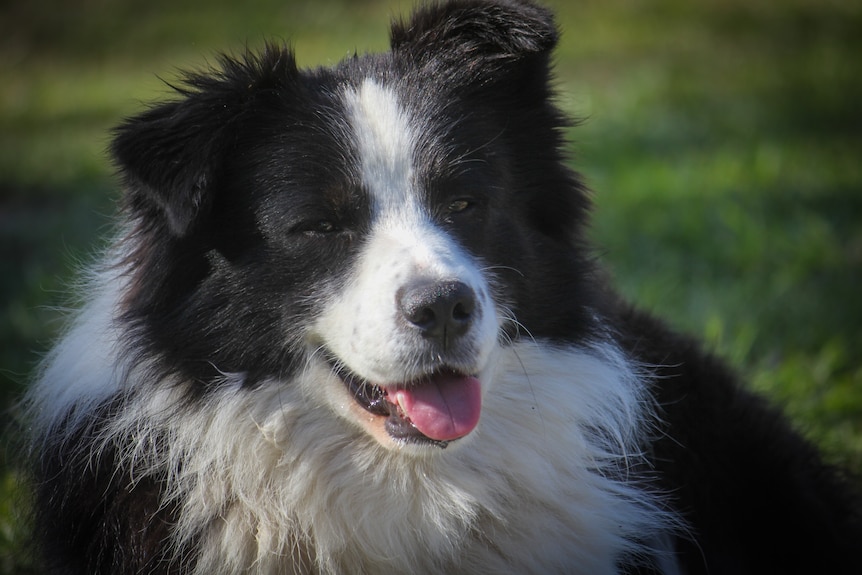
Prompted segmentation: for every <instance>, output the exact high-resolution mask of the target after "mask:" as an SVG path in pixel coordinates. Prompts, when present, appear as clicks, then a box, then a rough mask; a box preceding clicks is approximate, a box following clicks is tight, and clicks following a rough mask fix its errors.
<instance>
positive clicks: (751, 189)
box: [0, 0, 862, 573]
mask: <svg viewBox="0 0 862 575" xmlns="http://www.w3.org/2000/svg"><path fill="white" fill-rule="evenodd" d="M549 4H550V5H552V6H554V7H555V8H556V9H557V12H558V14H559V20H560V25H561V28H562V29H563V32H564V36H563V39H562V43H561V46H560V49H559V52H558V57H557V71H558V77H559V84H560V88H561V103H562V105H563V106H564V107H565V108H566V109H567V110H568V111H569V112H571V113H572V114H575V115H577V116H579V117H582V118H584V119H585V120H586V122H585V123H584V125H582V126H581V127H579V128H577V129H576V130H575V131H573V133H572V140H573V148H574V151H575V154H576V157H577V166H578V168H579V169H580V170H581V171H582V173H584V174H585V176H586V178H587V179H588V181H589V183H590V185H591V187H592V188H593V189H594V190H596V194H595V202H596V210H595V221H594V229H593V235H594V237H595V239H596V241H597V243H598V245H599V246H600V247H601V249H602V252H603V254H604V256H605V258H606V260H607V261H608V263H609V265H610V266H611V268H612V270H613V272H614V274H615V275H616V278H617V280H618V282H619V285H620V286H621V288H622V289H623V290H624V292H625V293H626V294H627V295H628V296H629V297H631V298H633V299H635V300H636V301H638V302H640V303H641V304H642V305H643V306H645V307H647V308H648V309H652V310H654V311H655V312H656V313H659V314H661V315H663V316H664V317H665V318H667V319H669V320H670V321H671V322H672V323H673V324H675V325H676V326H677V327H679V328H680V329H684V330H686V331H689V332H691V333H694V334H696V335H699V336H701V337H702V338H703V339H704V340H705V341H706V342H707V345H708V346H710V347H711V348H712V349H714V350H716V351H717V352H718V353H721V354H723V355H724V356H726V357H727V358H729V359H730V360H731V361H732V362H733V363H734V364H735V365H736V366H738V368H739V369H740V370H741V371H743V372H744V373H745V374H746V376H747V378H748V380H749V381H750V384H751V386H752V387H754V388H755V389H758V390H760V391H762V392H764V393H766V394H768V395H769V396H770V397H771V398H773V400H774V401H776V402H777V403H779V404H781V405H783V406H784V407H785V408H786V409H787V411H788V412H789V413H790V414H791V416H792V417H793V418H794V420H795V421H796V422H797V424H798V425H799V427H800V428H801V429H802V430H804V431H805V432H806V433H807V434H809V435H810V436H811V437H812V438H813V439H814V440H815V441H817V442H818V443H820V444H821V445H822V446H823V447H824V449H825V450H826V452H827V453H828V455H829V457H830V458H831V459H832V460H834V461H838V462H842V463H844V464H847V465H849V466H850V467H851V468H852V469H854V470H856V471H857V472H862V323H860V320H862V112H860V108H859V106H860V102H862V74H860V72H861V71H862V70H860V67H859V66H860V65H859V61H860V60H859V59H860V56H862V3H859V2H850V1H841V0H785V1H782V2H776V1H769V0H754V1H752V0H703V1H689V0H656V1H645V0H602V1H598V0H596V1H591V0H583V1H576V2H568V1H566V0H558V1H556V2H549ZM410 6H411V3H410V2H405V1H401V2H399V1H393V0H362V1H356V0H351V1H348V0H315V1H314V2H294V1H290V0H280V1H276V0H246V1H245V2H242V3H239V2H232V1H229V0H170V1H168V0H126V1H122V0H114V1H111V0H29V1H28V0H6V1H5V2H2V3H0V409H2V413H3V414H4V415H3V419H4V420H5V421H6V422H8V423H7V424H6V425H4V426H2V428H3V436H2V438H0V439H2V445H3V446H4V447H3V449H0V572H4V573H25V572H28V569H32V567H31V565H32V564H31V562H30V561H29V560H28V558H27V556H26V553H24V552H23V551H22V549H23V545H22V541H23V537H24V535H23V534H24V531H25V525H26V523H25V522H24V521H23V520H22V519H21V518H20V516H19V514H20V511H21V509H23V508H25V507H26V504H25V503H23V501H25V499H26V498H25V495H24V493H25V492H24V491H23V490H22V488H21V487H20V485H19V481H18V479H19V475H18V473H17V472H16V469H15V464H14V460H13V458H12V456H11V455H10V453H12V449H11V448H9V447H8V446H9V445H14V443H15V439H16V438H17V437H18V436H19V435H20V429H19V428H18V427H16V424H17V423H18V421H19V420H18V416H19V414H18V412H17V410H16V407H15V403H14V402H15V400H16V398H17V397H19V396H20V393H21V392H22V390H23V389H24V388H25V387H26V383H27V380H28V377H29V374H30V373H31V371H32V368H33V366H34V364H35V363H36V361H38V357H39V353H40V352H44V350H45V349H46V348H47V347H48V346H49V344H50V342H51V340H52V337H53V336H54V335H55V334H56V331H57V329H58V328H59V326H60V325H61V321H60V319H61V317H60V315H61V314H60V313H59V312H58V311H57V309H56V307H52V306H57V305H60V304H63V303H64V302H65V301H66V300H65V298H64V296H63V291H64V289H65V286H66V285H67V284H68V283H69V282H70V281H71V280H72V279H73V278H74V269H75V267H76V265H77V264H78V262H81V261H83V262H86V261H89V260H90V258H91V254H93V253H95V251H96V250H97V247H98V246H99V245H100V241H101V239H102V238H103V237H104V235H105V233H106V232H107V231H108V230H109V229H110V227H109V226H110V214H111V213H112V211H113V209H114V203H115V201H116V198H117V190H116V187H115V182H114V180H113V177H112V170H111V167H110V164H109V162H108V161H107V159H106V157H105V154H104V150H105V147H106V144H107V138H108V130H109V129H110V127H111V126H112V125H113V124H115V123H116V122H117V121H118V120H119V119H120V118H122V117H123V116H124V115H127V114H130V113H134V112H136V111H139V110H141V109H142V107H143V105H144V103H145V102H148V101H152V100H154V99H158V98H163V97H166V96H169V95H170V92H169V90H168V89H167V88H166V87H165V85H164V82H163V80H162V79H164V80H167V81H171V80H173V79H175V78H176V71H177V69H179V68H189V67H191V68H201V67H203V66H205V65H206V64H207V62H208V61H212V60H213V57H212V56H213V54H214V53H215V52H216V51H229V52H239V51H241V50H243V49H244V47H245V46H246V45H248V46H251V47H255V46H260V45H261V44H262V43H263V41H264V40H265V39H283V40H286V41H289V42H290V43H291V44H293V45H294V46H295V47H296V50H297V52H298V60H299V62H300V64H301V65H305V66H313V65H319V64H322V65H326V64H331V63H334V62H336V61H338V60H340V59H341V58H343V57H345V56H347V55H348V54H351V53H352V52H353V51H354V50H358V51H360V52H364V51H372V50H381V49H385V47H386V43H387V39H386V33H387V22H388V20H389V18H390V16H391V15H393V14H401V13H406V12H407V11H408V10H409V9H410ZM160 78H161V79H160Z"/></svg>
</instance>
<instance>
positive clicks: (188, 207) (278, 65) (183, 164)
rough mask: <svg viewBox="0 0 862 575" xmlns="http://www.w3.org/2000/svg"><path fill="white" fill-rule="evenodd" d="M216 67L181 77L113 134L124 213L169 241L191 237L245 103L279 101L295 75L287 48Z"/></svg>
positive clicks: (271, 48)
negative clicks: (171, 93) (172, 97)
mask: <svg viewBox="0 0 862 575" xmlns="http://www.w3.org/2000/svg"><path fill="white" fill-rule="evenodd" d="M221 64H222V69H221V70H214V71H211V72H208V73H201V74H197V73H196V74H189V75H187V77H186V79H185V82H184V84H183V85H182V86H181V87H178V88H176V90H177V92H178V93H179V94H180V96H181V98H180V99H178V100H177V101H173V102H168V103H164V104H160V105H157V106H155V107H153V108H150V109H149V110H147V111H146V112H144V113H142V114H140V115H138V116H135V117H132V118H130V119H128V120H126V121H125V122H124V123H122V124H121V125H120V126H119V127H117V128H116V129H115V130H114V140H113V142H112V143H111V153H112V155H113V157H114V161H115V163H116V164H117V166H118V168H119V170H120V174H121V175H122V176H123V177H124V179H125V183H126V195H127V200H128V205H129V207H130V209H131V210H132V211H133V212H134V213H135V215H136V216H138V217H143V218H149V220H150V221H151V222H157V223H158V224H160V225H162V226H164V227H165V228H166V229H167V230H168V231H169V232H170V233H172V234H173V235H175V236H178V237H183V236H186V235H188V234H190V233H191V232H192V230H193V229H194V228H195V226H197V225H198V224H199V223H200V222H201V220H203V219H205V216H206V213H207V210H208V209H209V208H210V206H211V205H212V203H213V201H214V195H215V192H216V189H215V188H216V185H217V180H218V178H219V171H220V169H221V167H222V166H223V165H224V162H225V159H226V158H227V155H228V154H230V153H231V152H232V146H233V141H232V133H233V132H232V131H233V129H234V127H235V124H236V123H237V122H236V120H237V119H238V118H240V117H241V115H242V114H243V112H244V111H245V110H246V109H247V108H248V107H249V106H250V105H251V103H253V102H255V101H257V100H260V99H263V98H269V99H275V100H277V99H278V98H279V95H280V94H283V93H286V92H288V91H289V86H290V85H292V82H293V80H294V79H295V77H296V62H295V59H294V57H293V53H292V51H290V50H289V49H287V48H282V47H278V46H267V47H266V49H265V50H264V52H263V53H262V54H260V55H255V54H252V53H248V54H246V55H245V56H244V57H242V58H230V57H228V56H223V57H222V58H221Z"/></svg>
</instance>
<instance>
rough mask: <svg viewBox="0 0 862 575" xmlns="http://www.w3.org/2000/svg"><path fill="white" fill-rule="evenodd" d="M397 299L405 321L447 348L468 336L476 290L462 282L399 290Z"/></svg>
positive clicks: (448, 282) (415, 285) (434, 283)
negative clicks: (459, 338)
mask: <svg viewBox="0 0 862 575" xmlns="http://www.w3.org/2000/svg"><path fill="white" fill-rule="evenodd" d="M397 297H398V306H399V308H400V309H401V314H402V315H403V316H404V319H406V320H407V321H408V322H409V323H410V325H412V326H414V327H416V328H419V330H421V332H422V335H423V336H425V337H428V338H434V339H437V340H438V341H440V342H441V343H442V344H443V346H444V347H448V346H449V344H450V343H451V342H452V340H453V339H454V338H457V337H459V336H462V335H464V333H466V332H467V330H468V329H469V328H470V323H471V322H472V320H473V311H474V309H475V307H476V297H475V295H474V294H473V290H472V289H470V288H469V287H468V286H466V285H465V284H463V283H461V282H459V281H439V282H438V281H434V282H423V283H418V284H414V285H411V286H408V287H404V288H401V289H400V290H398V295H397Z"/></svg>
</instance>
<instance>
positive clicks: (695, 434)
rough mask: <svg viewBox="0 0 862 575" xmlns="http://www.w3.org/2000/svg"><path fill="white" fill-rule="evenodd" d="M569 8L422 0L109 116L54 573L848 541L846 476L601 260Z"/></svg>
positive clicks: (651, 556) (521, 564)
mask: <svg viewBox="0 0 862 575" xmlns="http://www.w3.org/2000/svg"><path fill="white" fill-rule="evenodd" d="M557 37H558V33H557V29H556V26H555V24H554V21H553V19H552V16H551V14H550V13H549V12H548V11H547V10H545V9H544V8H541V7H539V6H537V5H534V4H532V3H530V2H526V1H522V2H516V1H503V0H501V1H496V2H495V1H490V0H463V1H456V0H453V1H449V2H436V3H431V4H428V5H426V6H424V7H422V8H420V9H419V10H418V11H417V12H416V13H414V14H413V16H412V18H410V19H409V20H404V21H398V22H396V23H395V24H394V25H393V26H392V30H391V49H390V50H389V51H388V52H386V53H383V54H370V55H364V56H355V57H352V58H348V59H346V60H344V61H343V62H341V63H339V64H338V65H336V66H334V67H332V68H326V69H313V70H299V69H297V66H296V64H295V60H294V56H293V54H292V52H291V51H290V50H289V49H287V48H284V47H280V46H276V45H269V46H268V47H266V48H265V49H264V50H262V51H261V52H260V53H249V54H246V55H244V56H240V57H227V56H224V57H222V59H221V61H220V66H219V68H218V69H217V70H212V71H209V72H205V73H195V74H189V75H188V76H187V77H186V78H185V81H184V83H183V84H182V85H181V86H180V87H179V88H178V90H177V92H178V94H177V96H176V97H175V99H173V100H172V101H167V102H163V103H159V104H156V105H154V106H153V107H151V108H149V109H147V110H146V111H144V112H143V113H141V114H140V115H138V116H136V117H133V118H131V119H128V120H126V121H125V123H123V124H121V125H120V126H119V127H118V128H117V129H116V132H115V134H114V140H113V144H112V148H111V151H112V154H113V157H114V160H115V162H116V165H117V167H118V169H119V172H120V174H121V176H122V179H123V182H124V190H125V195H124V209H123V214H122V220H121V222H120V224H119V226H118V234H117V241H116V242H115V243H114V244H113V247H112V248H110V249H109V250H108V253H107V254H106V256H105V259H104V261H103V262H102V264H101V265H100V266H99V267H98V268H96V269H95V271H94V272H93V273H91V274H90V276H89V280H88V283H87V286H86V287H87V292H86V293H87V296H86V298H87V301H86V303H85V304H84V305H83V307H82V309H81V310H80V312H79V313H78V314H77V315H76V316H75V318H74V321H73V322H72V323H71V325H70V327H69V329H68V331H67V332H66V334H65V336H64V337H63V338H62V339H61V340H60V341H59V343H58V344H57V345H56V347H55V348H54V349H53V351H52V352H51V353H50V354H49V356H48V357H47V358H46V360H45V362H44V365H43V367H42V369H41V371H40V374H39V377H38V381H37V382H36V384H35V386H34V389H33V390H32V392H31V395H30V402H29V404H30V406H31V416H32V430H33V439H32V447H31V450H32V455H33V457H32V459H33V473H34V485H35V489H34V490H35V495H34V507H35V523H36V530H37V537H38V539H39V541H40V545H41V550H42V555H43V556H44V561H45V563H46V569H47V570H48V571H50V572H55V573H86V574H94V573H198V574H212V573H246V572H249V573H266V574H269V573H273V574H274V573H366V574H372V573H471V574H473V573H538V574H546V573H583V574H590V575H592V574H600V573H635V572H642V573H667V574H673V573H710V574H712V575H717V574H720V573H734V574H739V573H787V572H791V571H792V572H812V573H813V572H818V573H827V572H828V573H837V572H840V571H841V570H842V569H846V570H848V571H850V570H852V569H853V567H852V566H851V560H853V561H855V562H856V569H858V568H859V567H858V560H857V557H859V547H858V545H860V544H862V537H860V533H862V530H860V521H859V517H860V515H859V513H858V503H857V501H858V500H857V499H856V496H855V495H853V494H852V493H851V489H850V486H849V483H848V482H847V481H846V480H844V479H842V475H841V473H839V472H838V471H836V470H834V469H832V468H831V467H829V466H827V465H826V464H824V463H823V462H822V460H821V458H820V456H819V455H818V454H817V452H816V451H815V449H814V448H813V447H812V446H810V445H809V444H808V443H806V442H805V441H804V440H802V439H801V438H800V437H799V436H798V435H796V434H795V433H794V432H793V431H792V430H791V429H790V427H789V426H788V424H787V423H786V422H785V420H784V419H783V418H782V417H781V416H780V415H779V414H777V413H776V412H775V411H773V410H772V409H771V408H769V407H768V406H767V405H766V404H765V403H764V402H763V401H761V400H760V399H758V398H756V397H753V396H751V395H749V394H748V393H747V392H745V391H743V390H742V389H741V388H740V387H739V386H738V385H737V383H736V382H735V379H734V375H733V374H732V373H731V372H730V371H729V370H728V369H727V368H726V367H725V365H724V364H722V363H721V362H720V361H718V360H716V359H714V358H712V357H711V356H709V355H707V354H705V353H704V352H702V351H701V350H700V348H699V347H698V345H697V344H695V343H693V342H691V341H689V340H688V339H686V338H684V337H681V336H679V335H677V334H675V333H673V332H672V331H669V330H668V329H667V328H666V327H665V326H664V325H663V324H662V323H660V322H659V321H657V320H656V319H653V318H652V317H650V316H648V315H645V314H643V313H642V312H639V311H637V310H634V309H632V308H631V307H630V306H629V305H627V304H626V303H624V302H622V301H621V300H620V299H619V298H618V297H617V296H616V295H615V294H614V292H613V291H612V290H611V289H610V288H609V287H608V285H607V283H606V280H605V277H604V274H603V273H602V270H601V267H600V265H599V264H598V263H597V262H596V259H595V257H594V253H593V252H592V251H591V250H590V248H589V246H588V245H587V244H586V242H585V226H586V221H585V220H586V216H587V211H588V208H589V205H588V204H589V203H588V198H587V193H586V190H585V187H584V185H583V183H582V182H581V180H580V179H579V177H578V175H577V174H576V173H574V172H573V171H571V170H570V168H569V167H568V161H567V158H566V154H565V152H564V147H565V142H564V137H563V136H564V131H565V129H566V128H567V126H568V120H567V119H566V118H565V116H564V115H563V113H562V112H561V111H560V109H559V108H558V107H557V106H556V105H555V103H554V93H553V90H552V88H551V81H552V78H551V69H550V60H551V52H552V49H553V48H554V45H555V44H556V42H557ZM855 572H857V573H858V572H860V571H855Z"/></svg>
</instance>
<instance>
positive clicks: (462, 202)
mask: <svg viewBox="0 0 862 575" xmlns="http://www.w3.org/2000/svg"><path fill="white" fill-rule="evenodd" d="M472 205H473V202H471V201H470V200H467V199H458V200H453V201H451V202H449V205H448V206H446V211H447V212H449V213H450V214H457V213H459V212H463V211H465V210H467V209H469V208H470V207H471V206H472Z"/></svg>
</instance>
